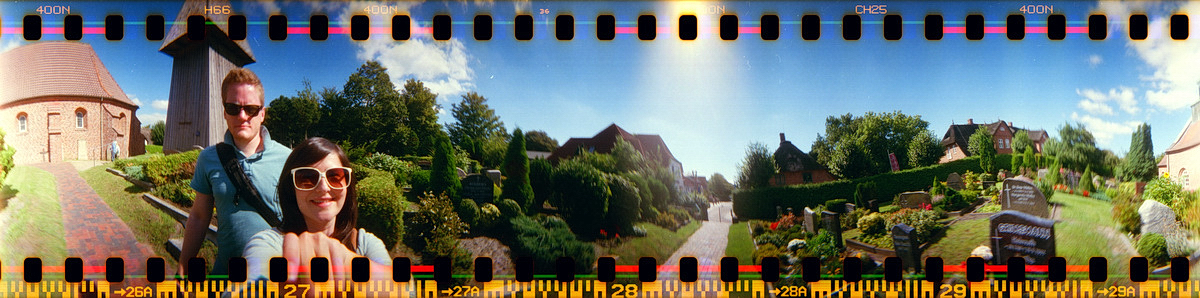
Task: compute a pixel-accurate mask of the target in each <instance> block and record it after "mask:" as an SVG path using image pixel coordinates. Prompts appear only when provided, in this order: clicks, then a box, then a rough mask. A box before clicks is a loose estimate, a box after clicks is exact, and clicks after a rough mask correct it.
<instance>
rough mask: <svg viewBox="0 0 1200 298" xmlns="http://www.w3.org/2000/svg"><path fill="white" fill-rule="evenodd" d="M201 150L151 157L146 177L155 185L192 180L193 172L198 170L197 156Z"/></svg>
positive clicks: (145, 169) (147, 162)
mask: <svg viewBox="0 0 1200 298" xmlns="http://www.w3.org/2000/svg"><path fill="white" fill-rule="evenodd" d="M199 156H200V150H192V151H187V152H182V153H178V154H171V155H166V156H162V157H155V158H151V159H150V160H147V161H146V168H144V169H142V170H143V171H145V172H146V178H148V179H150V183H154V185H165V184H171V183H175V182H184V181H186V182H190V181H191V180H192V173H195V172H196V158H197V157H199Z"/></svg>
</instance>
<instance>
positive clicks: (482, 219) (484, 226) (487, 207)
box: [476, 203, 504, 230]
mask: <svg viewBox="0 0 1200 298" xmlns="http://www.w3.org/2000/svg"><path fill="white" fill-rule="evenodd" d="M503 216H504V215H503V213H502V212H500V208H499V207H496V205H495V204H492V203H486V204H483V206H479V219H478V220H477V221H476V223H477V224H478V225H479V226H478V230H489V229H491V228H493V227H495V226H496V223H498V222H500V220H501V217H503Z"/></svg>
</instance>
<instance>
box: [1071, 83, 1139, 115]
mask: <svg viewBox="0 0 1200 298" xmlns="http://www.w3.org/2000/svg"><path fill="white" fill-rule="evenodd" d="M1134 93H1135V92H1134V90H1133V88H1129V87H1125V86H1120V87H1117V88H1112V89H1108V92H1107V93H1105V92H1103V91H1098V90H1095V89H1083V90H1080V89H1075V94H1079V96H1082V97H1083V99H1082V100H1080V101H1079V104H1078V106H1079V108H1081V109H1084V110H1085V111H1088V112H1089V113H1092V114H1100V115H1112V114H1113V109H1112V108H1111V107H1109V105H1108V103H1109V102H1113V103H1116V104H1117V105H1118V106H1120V107H1121V110H1122V111H1125V112H1126V113H1129V114H1131V115H1132V114H1137V112H1139V111H1141V108H1139V107H1138V105H1137V99H1135V98H1134Z"/></svg>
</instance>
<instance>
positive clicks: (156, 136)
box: [150, 120, 270, 146]
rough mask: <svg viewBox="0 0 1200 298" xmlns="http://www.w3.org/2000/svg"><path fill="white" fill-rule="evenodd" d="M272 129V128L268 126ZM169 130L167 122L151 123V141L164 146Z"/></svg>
mask: <svg viewBox="0 0 1200 298" xmlns="http://www.w3.org/2000/svg"><path fill="white" fill-rule="evenodd" d="M267 129H270V128H267ZM166 132H167V122H164V121H162V120H159V121H157V122H154V124H151V125H150V141H151V142H154V144H155V145H159V146H162V144H163V135H164V134H166Z"/></svg>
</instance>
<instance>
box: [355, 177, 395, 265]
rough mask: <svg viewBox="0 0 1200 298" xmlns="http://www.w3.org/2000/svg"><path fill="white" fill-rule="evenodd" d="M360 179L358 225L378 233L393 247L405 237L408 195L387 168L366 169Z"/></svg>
mask: <svg viewBox="0 0 1200 298" xmlns="http://www.w3.org/2000/svg"><path fill="white" fill-rule="evenodd" d="M359 173H362V174H367V173H370V174H368V175H363V176H366V177H363V178H359V179H360V180H359V181H358V227H360V228H363V229H366V230H367V231H368V232H371V233H373V234H375V236H378V237H379V240H383V244H384V245H386V246H387V248H388V249H389V250H390V249H392V248H393V247H395V246H396V243H399V242H401V239H403V237H404V218H403V216H404V209H405V205H404V199H403V197H402V193H403V192H402V191H401V190H400V189H399V188H397V187H396V184H395V180H394V179H395V178H393V177H392V174H391V173H388V172H384V171H378V170H375V171H362V172H355V174H359Z"/></svg>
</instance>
